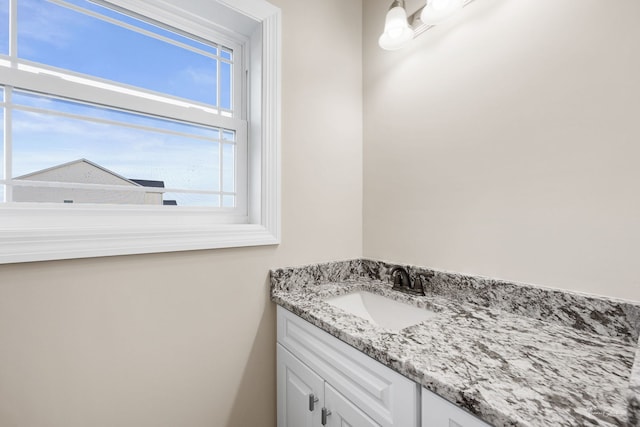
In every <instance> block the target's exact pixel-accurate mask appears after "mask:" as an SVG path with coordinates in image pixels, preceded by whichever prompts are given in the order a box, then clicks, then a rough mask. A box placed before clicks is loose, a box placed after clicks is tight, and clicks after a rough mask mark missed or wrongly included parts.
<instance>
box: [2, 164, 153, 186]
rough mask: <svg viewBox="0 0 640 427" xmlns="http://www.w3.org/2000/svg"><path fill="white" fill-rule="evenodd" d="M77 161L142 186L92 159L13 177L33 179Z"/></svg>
mask: <svg viewBox="0 0 640 427" xmlns="http://www.w3.org/2000/svg"><path fill="white" fill-rule="evenodd" d="M77 163H86V164H88V165H90V166H92V167H94V168H96V169H99V170H101V171H103V172H105V173H108V174H110V175H112V176H114V177H116V178H118V179H120V180H122V181H124V182H126V183H128V184H131V185H135V186H136V187H141V186H142V185H141V184H139V183H137V182H135V181H134V180H130V179H127V178H125V177H124V176H122V175H119V174H117V173H115V172H114V171H111V170H109V169H107V168H105V167H102V166H100V165H99V164H97V163H93V162H92V161H90V160H87V159H78V160H74V161H71V162H67V163H62V164H60V165H56V166H51V167H50V168H46V169H41V170H39V171H35V172H31V173H28V174H26V175H21V176H18V177H15V178H14V179H33V178H35V177H36V176H37V175H42V174H44V173H46V172H51V171H54V170H56V169H61V168H63V167H67V166H72V165H75V164H77ZM163 187H164V184H163Z"/></svg>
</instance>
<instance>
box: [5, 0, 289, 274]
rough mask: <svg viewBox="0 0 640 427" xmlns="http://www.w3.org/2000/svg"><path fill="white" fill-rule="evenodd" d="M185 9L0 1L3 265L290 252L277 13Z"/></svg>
mask: <svg viewBox="0 0 640 427" xmlns="http://www.w3.org/2000/svg"><path fill="white" fill-rule="evenodd" d="M181 3H182V2H178V1H177V0H175V1H174V2H172V3H169V2H166V3H165V2H146V1H141V0H138V1H133V0H117V1H116V0H114V1H113V2H109V3H107V2H102V1H87V0H49V1H47V0H0V24H1V25H0V85H1V86H0V107H1V108H2V113H3V115H2V117H3V120H2V123H0V130H1V131H2V137H3V138H2V140H0V142H2V146H3V148H4V149H3V151H2V154H1V155H0V160H1V162H0V175H1V176H0V177H1V178H2V179H1V180H0V218H1V219H2V225H0V235H4V236H3V241H4V242H6V244H3V245H2V248H0V262H18V261H32V260H41V259H60V258H72V257H86V256H103V255H118V254H130V253H146V252H160V251H175V250H190V249H205V248H217V247H228V246H246V245H256V244H273V243H278V241H279V200H278V192H279V188H278V187H279V176H278V175H279V172H278V169H279V166H278V156H279V144H278V139H279V93H278V92H279V87H278V86H279V10H278V9H277V8H275V7H273V6H271V5H270V4H269V3H267V2H265V1H263V0H247V1H245V2H241V7H240V8H239V7H238V6H237V5H235V3H234V7H233V8H232V7H230V6H229V5H226V4H225V2H223V1H216V2H210V3H207V4H206V9H204V8H203V6H200V7H199V8H198V7H195V6H194V5H192V8H191V9H186V8H184V6H181ZM236 3H237V2H236ZM9 23H10V25H7V24H9ZM230 28H231V30H229V29H230ZM34 241H37V243H33V242H34Z"/></svg>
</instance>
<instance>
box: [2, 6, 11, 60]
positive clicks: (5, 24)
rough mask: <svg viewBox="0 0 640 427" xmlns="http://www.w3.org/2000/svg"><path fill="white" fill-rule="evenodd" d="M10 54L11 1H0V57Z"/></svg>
mask: <svg viewBox="0 0 640 427" xmlns="http://www.w3.org/2000/svg"><path fill="white" fill-rule="evenodd" d="M8 54H9V0H0V55H8Z"/></svg>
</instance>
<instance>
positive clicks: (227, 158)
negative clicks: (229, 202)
mask: <svg viewBox="0 0 640 427" xmlns="http://www.w3.org/2000/svg"><path fill="white" fill-rule="evenodd" d="M235 148H236V147H235V145H233V144H222V183H223V184H222V191H224V192H226V193H232V192H234V191H235Z"/></svg>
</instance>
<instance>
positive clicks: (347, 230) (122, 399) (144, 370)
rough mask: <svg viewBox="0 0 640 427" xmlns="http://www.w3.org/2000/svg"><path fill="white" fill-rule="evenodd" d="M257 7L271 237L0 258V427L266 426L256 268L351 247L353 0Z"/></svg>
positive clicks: (358, 112) (358, 156)
mask: <svg viewBox="0 0 640 427" xmlns="http://www.w3.org/2000/svg"><path fill="white" fill-rule="evenodd" d="M273 3H274V4H276V5H278V6H280V7H281V8H282V10H283V50H284V54H283V83H284V84H283V94H282V95H283V99H282V101H283V102H282V104H283V129H282V132H283V139H282V162H283V167H282V177H283V185H282V191H283V192H282V201H283V205H282V208H283V215H282V242H283V243H282V244H281V245H280V246H279V247H261V248H243V249H231V250H216V251H198V252H184V253H169V254H160V255H142V256H127V257H115V258H101V259H88V260H76V261H60V262H46V263H31V264H18V265H2V266H0V425H1V426H2V427H53V426H55V427H87V426H91V427H101V426H104V427H114V426H135V427H144V426H149V427H162V426H167V427H176V426H185V427H187V426H188V427H217V426H234V427H236V426H237V427H247V426H261V427H262V426H265V427H268V426H275V419H276V415H275V340H276V337H275V307H274V305H273V304H272V303H271V302H270V301H269V296H268V281H267V278H268V270H269V268H272V267H282V266H289V265H297V264H305V263H313V262H320V261H329V260H334V259H348V258H355V257H359V256H361V255H362V77H361V76H362V70H361V64H362V58H361V36H362V26H361V16H362V5H361V2H360V1H358V0H350V1H346V2H345V1H343V0H323V1H319V2H308V1H305V2H301V1H299V0H274V1H273ZM327 22H330V23H331V25H326V23H327Z"/></svg>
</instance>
